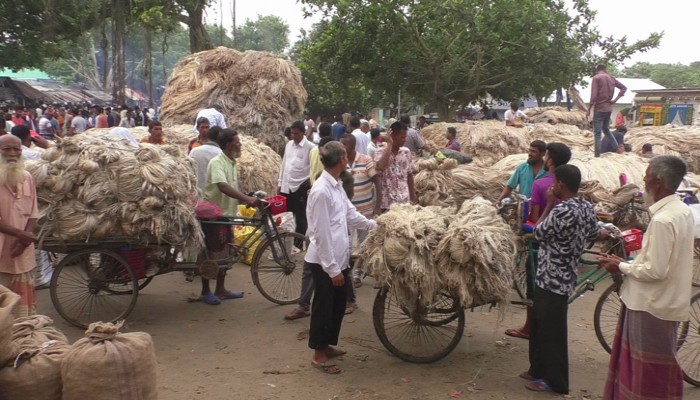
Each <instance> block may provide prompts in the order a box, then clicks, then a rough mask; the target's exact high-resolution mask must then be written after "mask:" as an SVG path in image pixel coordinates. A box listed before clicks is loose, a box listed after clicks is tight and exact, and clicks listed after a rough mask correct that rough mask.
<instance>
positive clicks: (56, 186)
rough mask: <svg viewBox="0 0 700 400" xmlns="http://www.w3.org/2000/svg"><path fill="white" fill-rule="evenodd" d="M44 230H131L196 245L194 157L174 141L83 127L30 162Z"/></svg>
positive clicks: (94, 235)
mask: <svg viewBox="0 0 700 400" xmlns="http://www.w3.org/2000/svg"><path fill="white" fill-rule="evenodd" d="M27 170H28V171H29V172H30V173H31V174H32V176H33V177H34V180H35V182H36V186H37V197H38V200H39V208H40V218H39V225H40V226H41V230H42V235H45V236H49V237H56V238H60V239H63V240H69V241H77V240H80V241H89V240H97V239H103V238H114V237H120V236H123V237H127V238H130V239H131V240H133V241H134V242H139V243H164V244H170V245H173V246H179V247H182V248H183V249H190V250H192V251H197V250H198V249H199V248H201V245H202V233H201V229H200V227H199V222H198V221H197V219H196V218H195V214H194V199H195V198H196V194H197V192H196V185H195V179H196V177H195V172H194V171H195V166H194V161H193V160H192V159H190V158H187V157H184V156H183V155H182V154H181V153H180V151H179V149H178V148H177V147H175V146H156V145H150V144H142V145H141V146H140V147H138V148H136V147H133V146H131V145H130V144H129V142H128V141H126V140H124V139H120V138H117V137H115V136H112V135H109V134H103V133H94V134H90V135H88V134H81V135H78V136H75V137H72V138H68V139H65V140H63V141H62V142H61V143H60V144H59V145H57V146H56V147H52V148H50V149H48V150H47V151H45V152H44V153H43V155H42V160H39V161H31V162H27Z"/></svg>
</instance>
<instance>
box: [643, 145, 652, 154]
mask: <svg viewBox="0 0 700 400" xmlns="http://www.w3.org/2000/svg"><path fill="white" fill-rule="evenodd" d="M647 153H653V148H652V146H651V143H644V145H643V146H642V154H647Z"/></svg>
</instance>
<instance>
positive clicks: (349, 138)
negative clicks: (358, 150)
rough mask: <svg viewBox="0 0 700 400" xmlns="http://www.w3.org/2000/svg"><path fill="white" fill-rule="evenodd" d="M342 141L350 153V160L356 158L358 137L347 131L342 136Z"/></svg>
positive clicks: (346, 150) (348, 153)
mask: <svg viewBox="0 0 700 400" xmlns="http://www.w3.org/2000/svg"><path fill="white" fill-rule="evenodd" d="M340 143H342V144H343V146H345V152H346V153H347V155H348V160H354V159H355V145H357V138H355V135H353V134H352V133H346V134H345V135H343V136H341V137H340Z"/></svg>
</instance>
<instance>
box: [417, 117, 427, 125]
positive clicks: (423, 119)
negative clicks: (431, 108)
mask: <svg viewBox="0 0 700 400" xmlns="http://www.w3.org/2000/svg"><path fill="white" fill-rule="evenodd" d="M425 122H426V120H425V116H424V115H421V116H420V117H418V123H420V124H421V125H425Z"/></svg>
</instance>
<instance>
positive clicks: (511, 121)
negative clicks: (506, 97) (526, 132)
mask: <svg viewBox="0 0 700 400" xmlns="http://www.w3.org/2000/svg"><path fill="white" fill-rule="evenodd" d="M503 118H504V119H505V120H506V126H516V127H522V126H523V121H529V120H530V118H528V116H527V115H525V113H524V112H522V111H520V110H518V103H510V110H508V111H506V113H505V114H504V115H503Z"/></svg>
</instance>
